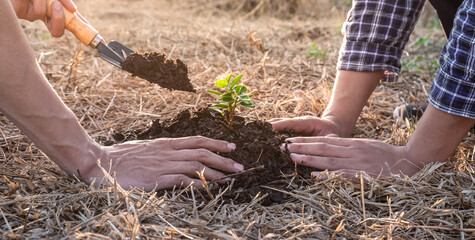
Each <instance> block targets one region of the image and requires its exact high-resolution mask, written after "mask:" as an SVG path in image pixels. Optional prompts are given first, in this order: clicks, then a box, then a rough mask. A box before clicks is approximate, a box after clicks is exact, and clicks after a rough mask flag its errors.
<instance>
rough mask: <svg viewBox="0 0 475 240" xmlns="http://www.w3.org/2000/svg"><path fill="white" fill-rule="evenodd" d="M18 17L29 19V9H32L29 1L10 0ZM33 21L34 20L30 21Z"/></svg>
mask: <svg viewBox="0 0 475 240" xmlns="http://www.w3.org/2000/svg"><path fill="white" fill-rule="evenodd" d="M10 2H11V4H12V6H13V9H14V10H15V13H16V16H17V17H18V18H21V19H27V20H29V19H28V9H30V8H31V6H30V5H31V3H30V1H29V0H10ZM30 21H32V20H30Z"/></svg>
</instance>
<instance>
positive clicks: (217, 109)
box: [210, 107, 224, 116]
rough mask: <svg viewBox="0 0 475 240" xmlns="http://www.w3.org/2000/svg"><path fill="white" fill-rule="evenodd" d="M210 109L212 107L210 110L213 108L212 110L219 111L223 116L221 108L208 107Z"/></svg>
mask: <svg viewBox="0 0 475 240" xmlns="http://www.w3.org/2000/svg"><path fill="white" fill-rule="evenodd" d="M210 109H212V110H214V111H216V112H219V113H221V115H223V116H224V111H223V110H221V109H219V108H214V107H212V108H210Z"/></svg>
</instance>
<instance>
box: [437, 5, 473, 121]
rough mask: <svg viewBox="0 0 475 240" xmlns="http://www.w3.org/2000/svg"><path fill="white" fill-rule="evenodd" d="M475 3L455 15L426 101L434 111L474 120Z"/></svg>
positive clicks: (462, 8) (461, 7)
mask: <svg viewBox="0 0 475 240" xmlns="http://www.w3.org/2000/svg"><path fill="white" fill-rule="evenodd" d="M474 48H475V0H465V1H464V2H463V3H462V5H461V6H460V7H459V9H458V11H457V15H456V17H455V21H454V26H453V28H452V32H451V33H450V37H449V40H448V41H447V43H446V44H445V46H444V49H443V50H442V54H441V56H440V65H441V66H440V69H439V72H438V73H437V76H436V78H435V80H434V84H433V85H432V88H431V94H430V98H429V101H430V103H431V104H432V105H433V106H434V107H436V108H437V109H439V110H441V111H444V112H447V113H450V114H454V115H458V116H462V117H467V118H472V119H475V49H474Z"/></svg>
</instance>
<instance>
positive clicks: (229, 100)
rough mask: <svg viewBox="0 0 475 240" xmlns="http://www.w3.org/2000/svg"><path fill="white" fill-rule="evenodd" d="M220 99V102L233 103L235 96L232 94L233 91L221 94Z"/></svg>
mask: <svg viewBox="0 0 475 240" xmlns="http://www.w3.org/2000/svg"><path fill="white" fill-rule="evenodd" d="M219 101H220V102H225V103H232V102H234V101H235V100H234V98H233V96H232V94H231V93H227V94H225V95H223V96H221V98H220V99H219Z"/></svg>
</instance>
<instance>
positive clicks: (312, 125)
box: [269, 116, 340, 137]
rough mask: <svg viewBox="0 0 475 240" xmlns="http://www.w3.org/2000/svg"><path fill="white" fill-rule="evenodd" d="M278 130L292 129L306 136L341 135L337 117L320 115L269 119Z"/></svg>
mask: <svg viewBox="0 0 475 240" xmlns="http://www.w3.org/2000/svg"><path fill="white" fill-rule="evenodd" d="M269 122H270V123H271V124H272V126H273V127H274V129H275V130H276V131H282V130H284V129H290V130H293V131H295V132H296V133H297V134H302V135H305V136H329V137H337V136H340V131H339V128H338V124H337V121H336V119H334V118H318V117H310V116H307V117H296V118H274V119H271V120H270V121H269Z"/></svg>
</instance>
